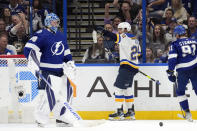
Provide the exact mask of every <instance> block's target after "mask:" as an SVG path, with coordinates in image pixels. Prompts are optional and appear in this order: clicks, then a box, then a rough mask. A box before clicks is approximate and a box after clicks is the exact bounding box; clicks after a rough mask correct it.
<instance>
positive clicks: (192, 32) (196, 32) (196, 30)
mask: <svg viewBox="0 0 197 131" xmlns="http://www.w3.org/2000/svg"><path fill="white" fill-rule="evenodd" d="M196 26H197V22H196V18H195V17H194V16H190V17H189V18H188V35H189V37H191V38H193V39H197V27H196Z"/></svg>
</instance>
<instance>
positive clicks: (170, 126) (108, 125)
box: [0, 120, 197, 131]
mask: <svg viewBox="0 0 197 131" xmlns="http://www.w3.org/2000/svg"><path fill="white" fill-rule="evenodd" d="M85 122H91V121H85ZM159 122H163V126H162V127H160V126H159ZM7 130H10V131H11V130H12V131H37V130H42V131H44V130H45V131H79V130H80V131H104V130H105V131H160V130H161V131H171V130H172V131H194V130H195V131H197V122H196V121H194V122H193V123H191V122H188V121H186V120H135V121H108V120H106V121H105V123H103V124H101V125H98V126H94V127H56V126H55V124H49V125H47V126H46V127H45V128H38V127H37V126H36V124H0V131H7Z"/></svg>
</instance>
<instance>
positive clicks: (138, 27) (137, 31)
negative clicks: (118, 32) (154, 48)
mask: <svg viewBox="0 0 197 131" xmlns="http://www.w3.org/2000/svg"><path fill="white" fill-rule="evenodd" d="M151 29H152V28H151V27H150V25H149V24H148V23H147V24H146V43H147V45H149V43H150V42H151V39H152V37H151V34H152V30H151ZM133 32H134V35H136V37H137V39H138V40H139V43H140V46H141V47H142V20H139V22H138V24H137V25H136V27H135V30H134V31H133Z"/></svg>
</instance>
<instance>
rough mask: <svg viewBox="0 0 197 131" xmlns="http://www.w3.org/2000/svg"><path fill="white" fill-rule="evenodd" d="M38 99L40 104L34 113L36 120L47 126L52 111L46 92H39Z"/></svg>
mask: <svg viewBox="0 0 197 131" xmlns="http://www.w3.org/2000/svg"><path fill="white" fill-rule="evenodd" d="M37 99H38V103H37V105H36V108H35V111H34V116H35V120H36V121H37V122H38V123H42V124H46V123H48V121H49V113H50V110H49V104H48V100H47V96H46V92H45V90H39V94H38V96H37Z"/></svg>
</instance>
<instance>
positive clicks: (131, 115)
mask: <svg viewBox="0 0 197 131" xmlns="http://www.w3.org/2000/svg"><path fill="white" fill-rule="evenodd" d="M124 120H135V112H134V111H128V112H127V113H126V114H124Z"/></svg>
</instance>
